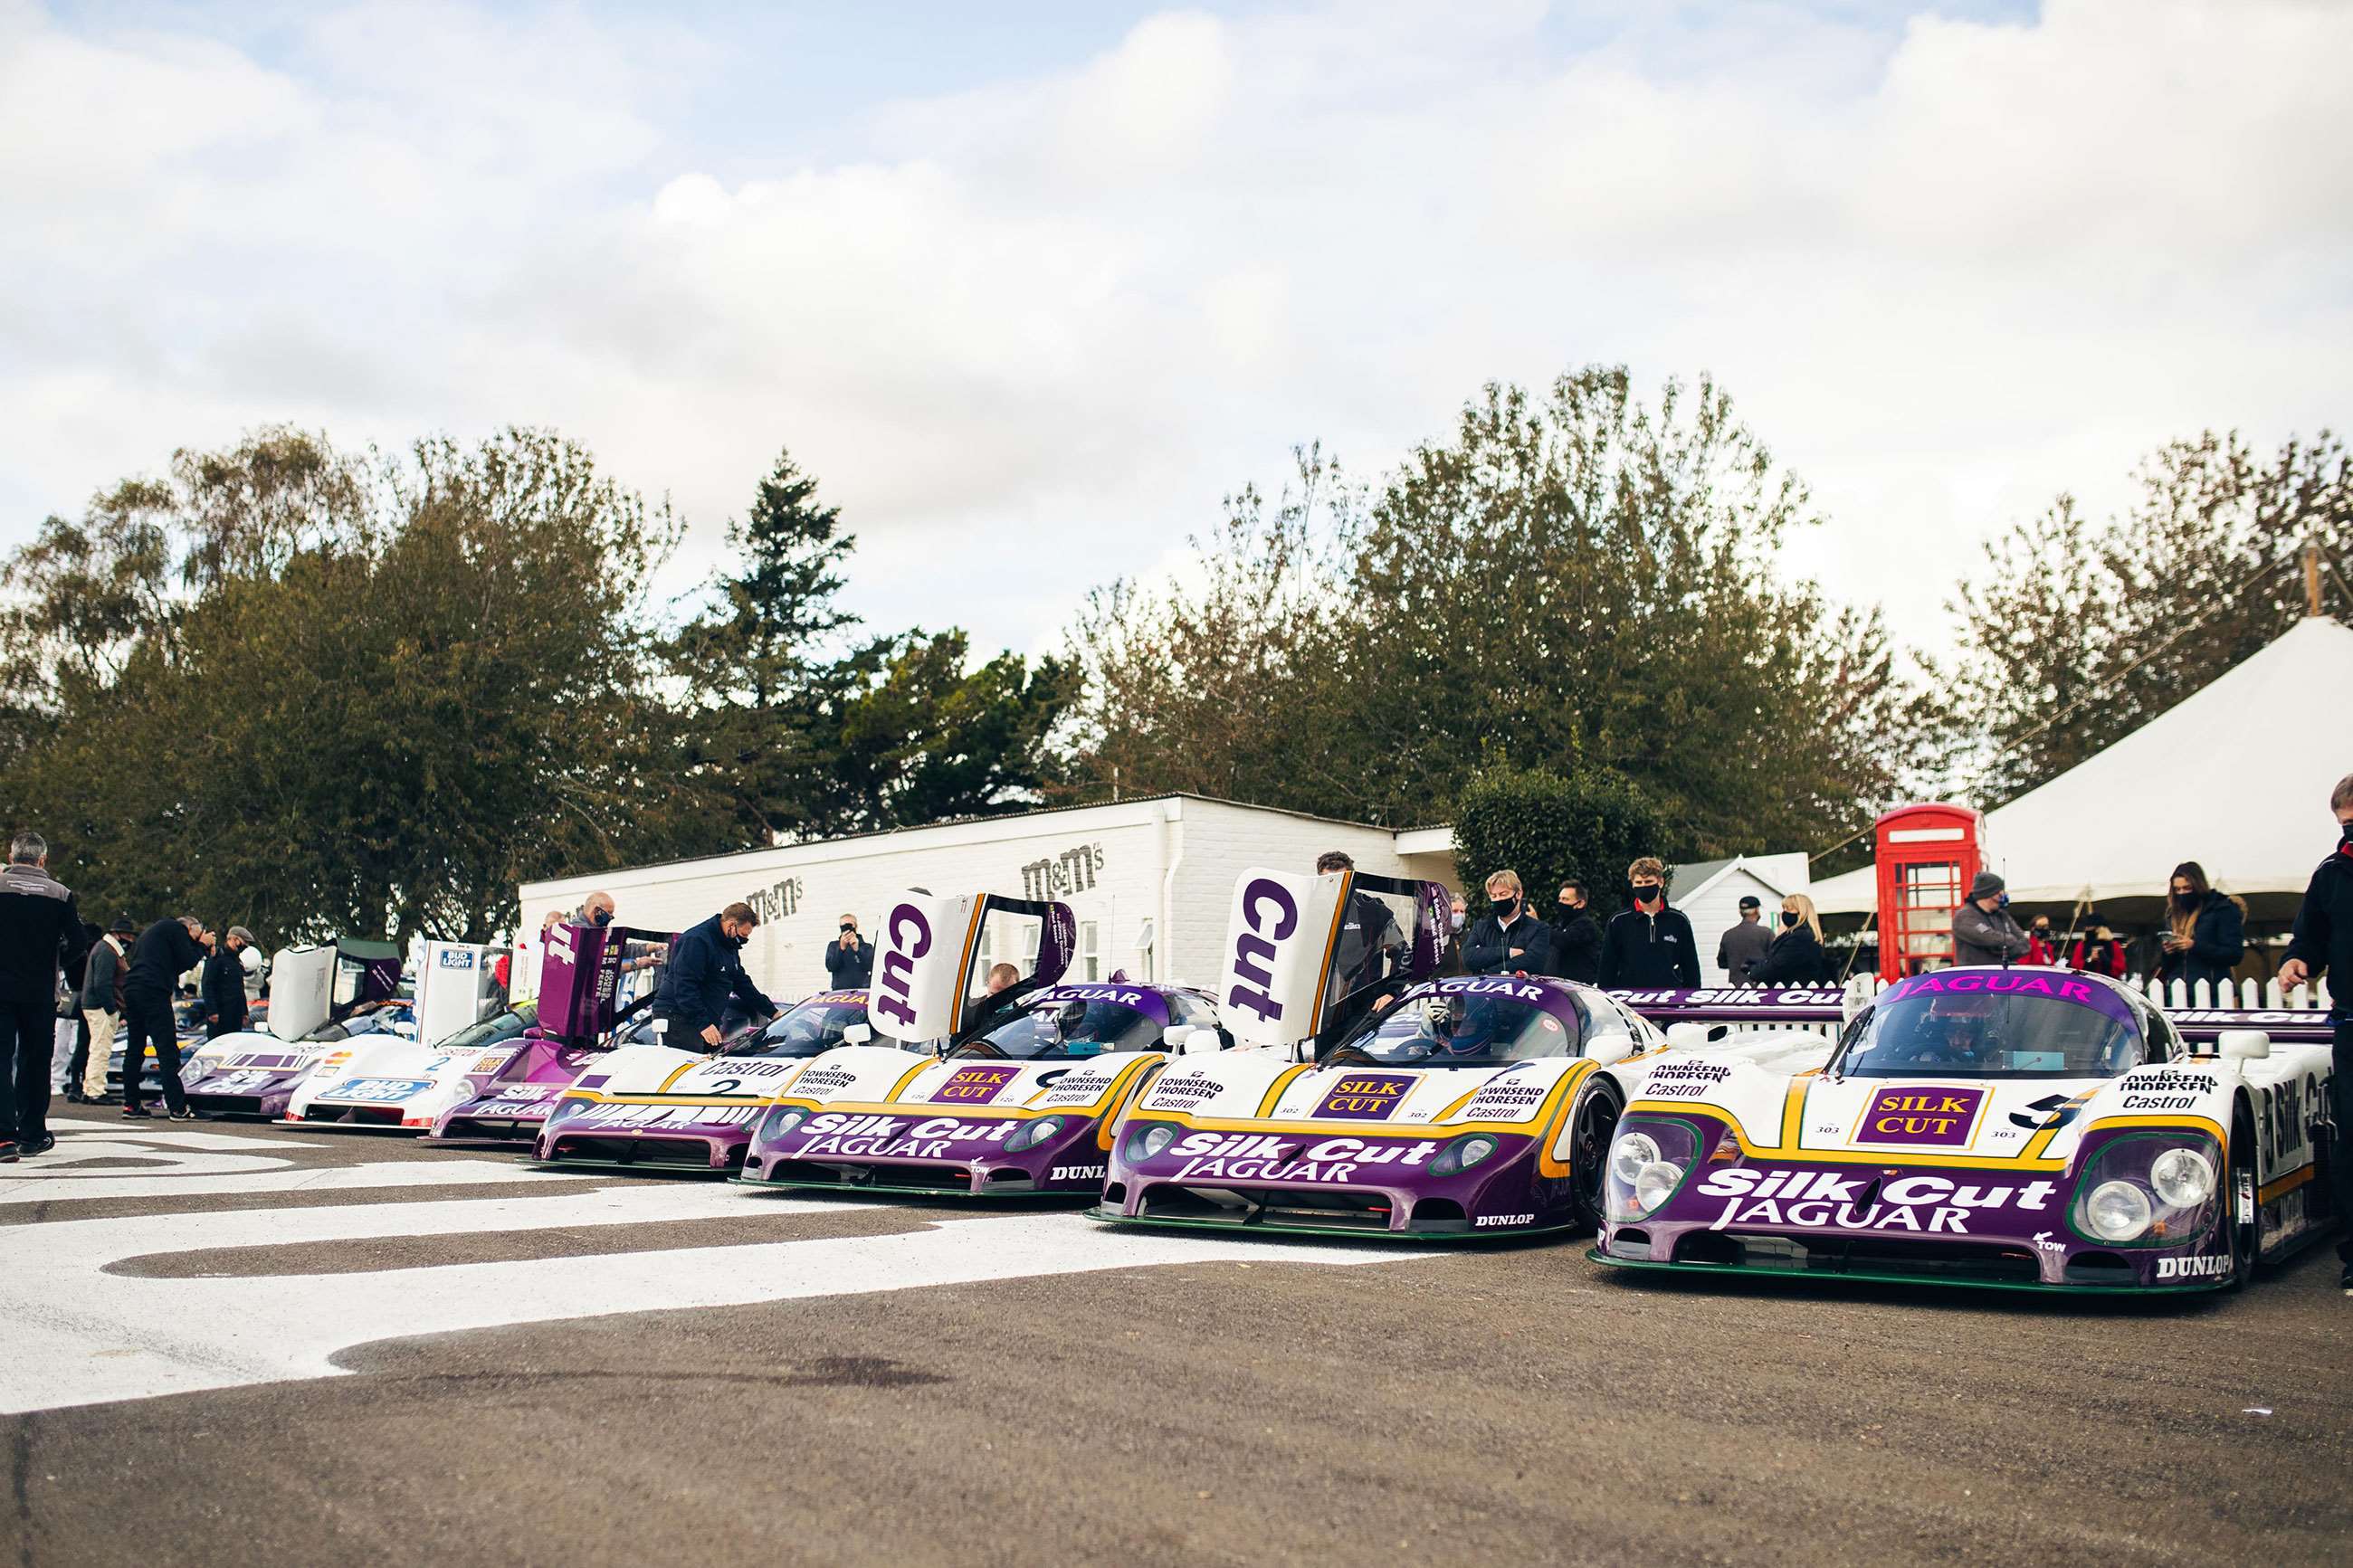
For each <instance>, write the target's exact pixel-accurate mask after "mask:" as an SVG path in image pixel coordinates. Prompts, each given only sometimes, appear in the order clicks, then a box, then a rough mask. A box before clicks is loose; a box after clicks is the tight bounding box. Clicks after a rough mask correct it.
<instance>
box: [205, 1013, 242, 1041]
mask: <svg viewBox="0 0 2353 1568" xmlns="http://www.w3.org/2000/svg"><path fill="white" fill-rule="evenodd" d="M244 1027H245V1020H244V1019H242V1018H239V1019H237V1022H235V1023H233V1024H232V1023H230V1022H228V1021H227V1019H224V1018H213V1019H209V1020H207V1021H206V1024H205V1038H206V1039H208V1040H217V1039H219V1038H220V1037H222V1036H223V1035H234V1034H236V1033H237V1031H238V1030H239V1029H242V1028H244Z"/></svg>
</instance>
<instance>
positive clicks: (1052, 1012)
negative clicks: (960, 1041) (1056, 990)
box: [949, 1002, 1160, 1061]
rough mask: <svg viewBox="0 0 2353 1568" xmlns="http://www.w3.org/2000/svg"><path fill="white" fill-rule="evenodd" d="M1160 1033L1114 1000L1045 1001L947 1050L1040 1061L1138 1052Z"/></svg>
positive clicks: (1141, 1017) (1158, 1029)
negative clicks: (985, 1032) (953, 1048)
mask: <svg viewBox="0 0 2353 1568" xmlns="http://www.w3.org/2000/svg"><path fill="white" fill-rule="evenodd" d="M1159 1037H1160V1026H1158V1025H1157V1024H1155V1023H1154V1022H1153V1021H1152V1020H1151V1019H1150V1018H1148V1017H1146V1016H1145V1015H1144V1014H1142V1013H1139V1012H1137V1011H1136V1010H1135V1009H1134V1008H1133V1007H1130V1006H1126V1005H1123V1004H1121V1003H1118V1002H1043V1003H1039V1004H1038V1005H1034V1006H1032V1007H1030V1008H1029V1009H1027V1010H1026V1011H1024V1012H1022V1013H1020V1014H1018V1015H1017V1016H1014V1017H1011V1018H1008V1019H1007V1020H1006V1021H1005V1022H1004V1023H1002V1024H999V1025H997V1027H995V1028H994V1029H991V1030H989V1031H988V1032H987V1034H985V1035H983V1036H981V1037H979V1038H978V1039H976V1040H972V1041H969V1042H967V1043H965V1045H962V1046H959V1047H956V1048H955V1050H954V1051H952V1052H950V1053H949V1054H950V1055H951V1056H976V1057H1011V1058H1015V1059H1016V1060H1019V1061H1038V1060H1040V1059H1043V1058H1052V1057H1093V1056H1101V1055H1102V1054H1103V1052H1105V1051H1140V1050H1143V1049H1145V1048H1146V1047H1150V1046H1152V1045H1154V1044H1155V1043H1156V1042H1157V1041H1158V1039H1159Z"/></svg>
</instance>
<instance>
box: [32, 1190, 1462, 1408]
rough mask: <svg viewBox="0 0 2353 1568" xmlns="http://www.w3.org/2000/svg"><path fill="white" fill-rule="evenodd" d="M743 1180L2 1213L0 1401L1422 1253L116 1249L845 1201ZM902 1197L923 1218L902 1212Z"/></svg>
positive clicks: (851, 1245)
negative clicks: (780, 1191) (771, 1305)
mask: <svg viewBox="0 0 2353 1568" xmlns="http://www.w3.org/2000/svg"><path fill="white" fill-rule="evenodd" d="M840 1209H841V1205H838V1204H832V1203H826V1202H820V1201H805V1200H791V1199H778V1198H775V1197H770V1196H766V1195H755V1194H750V1193H746V1192H744V1190H742V1189H741V1188H736V1187H725V1186H710V1185H694V1186H686V1185H682V1184H670V1183H665V1184H661V1185H659V1186H639V1187H615V1188H605V1189H601V1190H597V1191H593V1192H583V1193H565V1194H551V1195H549V1196H546V1197H535V1198H477V1199H467V1200H455V1201H448V1202H441V1203H414V1204H398V1205H352V1206H346V1207H322V1208H306V1209H240V1210H226V1211H217V1212H210V1213H202V1214H178V1215H145V1216H140V1217H135V1218H124V1219H86V1220H61V1221H54V1222H51V1223H47V1224H43V1225H19V1226H5V1227H0V1258H7V1259H8V1265H9V1266H8V1268H7V1269H6V1271H5V1275H0V1342H5V1344H6V1345H7V1346H8V1354H7V1356H6V1357H5V1358H0V1411H5V1412H17V1411H27V1410H50V1409H57V1408H59V1407H61V1406H65V1405H94V1404H100V1403H102V1402H105V1401H109V1400H119V1399H142V1398H152V1397H154V1396H157V1395H161V1394H185V1393H191V1392H194V1391H196V1390H200V1389H208V1388H236V1387H242V1386H245V1385H248V1384H259V1383H274V1382H279V1381H282V1380H285V1379H289V1378H313V1377H331V1376H335V1375H338V1374H339V1373H340V1371H341V1369H340V1368H338V1367H336V1366H335V1365H334V1364H333V1358H334V1357H335V1356H336V1355H337V1354H338V1353H340V1352H343V1351H347V1350H349V1349H351V1348H353V1346H357V1345H362V1344H366V1343H368V1342H372V1341H376V1340H385V1339H394V1338H405V1337H407V1336H410V1335H416V1334H433V1333H448V1332H454V1331H461V1330H468V1329H489V1328H501V1327H504V1326H506V1325H509V1324H514V1323H538V1322H551V1321H563V1320H566V1319H573V1318H586V1317H602V1316H607V1315H609V1314H612V1313H617V1312H643V1311H659V1310H670V1309H676V1308H691V1307H721V1306H741V1305H746V1304H750V1303H754V1302H759V1301H782V1300H796V1299H799V1298H805V1297H816V1296H846V1295H854V1294H858V1293H860V1292H863V1291H871V1290H903V1289H912V1288H914V1287H918V1286H925V1285H954V1284H969V1283H977V1282H980V1281H984V1280H990V1279H1018V1278H1025V1277H1030V1276H1036V1275H1046V1274H1068V1273H1082V1272H1087V1271H1092V1270H1095V1269H1103V1268H1140V1267H1145V1266H1147V1265H1153V1264H1164V1263H1202V1262H1212V1261H1217V1260H1219V1259H1237V1260H1244V1261H1250V1262H1257V1263H1273V1262H1285V1263H1293V1262H1303V1263H1321V1264H1330V1265H1354V1264H1360V1263H1376V1262H1395V1261H1400V1260H1403V1259H1406V1258H1419V1257H1426V1256H1428V1254H1425V1253H1416V1252H1392V1251H1388V1250H1386V1249H1384V1250H1377V1251H1376V1250H1366V1249H1357V1248H1343V1247H1328V1246H1310V1245H1303V1244H1300V1243H1295V1242H1293V1243H1285V1242H1280V1241H1274V1240H1272V1239H1271V1238H1256V1237H1253V1238H1249V1239H1234V1240H1229V1239H1226V1238H1223V1237H1206V1236H1194V1235H1185V1234H1176V1235H1169V1234H1158V1233H1152V1232H1136V1231H1129V1230H1106V1229H1103V1228H1102V1227H1099V1226H1094V1225H1092V1224H1091V1223H1089V1222H1088V1221H1086V1220H1083V1219H1082V1218H1080V1217H1079V1216H1078V1215H1070V1214H1050V1215H1037V1214H1023V1215H1003V1216H994V1217H987V1218H977V1219H959V1220H953V1221H949V1222H947V1223H944V1224H939V1223H934V1222H932V1221H930V1220H928V1219H925V1220H923V1222H922V1228H920V1229H917V1230H913V1231H909V1232H904V1233H902V1234H898V1235H892V1236H860V1237H825V1238H821V1239H812V1240H801V1241H784V1242H766V1243H753V1244H749V1245H744V1246H739V1247H692V1248H685V1249H680V1250H673V1251H666V1252H629V1253H604V1254H599V1255H596V1256H591V1257H574V1258H531V1259H523V1260H516V1261H508V1262H499V1263H459V1264H450V1265H448V1266H443V1267H427V1268H397V1269H386V1270H382V1271H379V1272H375V1273H359V1274H328V1275H309V1276H301V1275H293V1276H288V1275H280V1276H265V1277H260V1278H245V1279H217V1278H215V1279H139V1278H129V1277H124V1276H121V1275H113V1274H108V1273H106V1272H104V1269H105V1268H106V1267H107V1266H108V1265H109V1264H111V1263H117V1262H121V1261H122V1260H124V1259H126V1258H139V1257H145V1256H150V1255H153V1254H158V1253H182V1252H189V1251H195V1250H209V1249H212V1248H215V1247H268V1246H294V1245H300V1244H303V1243H309V1242H322V1241H334V1240H362V1239H368V1238H381V1237H407V1236H455V1235H463V1234H490V1233H496V1232H501V1231H515V1230H537V1229H545V1228H548V1227H552V1226H578V1225H628V1224H636V1223H642V1222H646V1221H656V1220H672V1221H677V1220H690V1219H713V1218H723V1219H740V1218H753V1217H757V1216H759V1215H777V1214H790V1215H806V1214H812V1213H819V1212H828V1213H838V1212H840ZM910 1217H916V1216H914V1215H912V1214H911V1215H910Z"/></svg>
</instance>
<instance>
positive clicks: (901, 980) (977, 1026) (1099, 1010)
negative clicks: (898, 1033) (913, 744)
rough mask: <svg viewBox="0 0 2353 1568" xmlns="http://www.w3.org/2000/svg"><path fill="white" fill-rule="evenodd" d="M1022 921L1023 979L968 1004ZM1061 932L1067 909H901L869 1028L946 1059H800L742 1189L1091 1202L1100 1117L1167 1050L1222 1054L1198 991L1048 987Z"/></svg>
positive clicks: (885, 945)
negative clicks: (1032, 940) (937, 1045)
mask: <svg viewBox="0 0 2353 1568" xmlns="http://www.w3.org/2000/svg"><path fill="white" fill-rule="evenodd" d="M1025 924H1029V925H1032V926H1034V927H1036V928H1037V934H1038V937H1039V941H1038V948H1037V952H1038V957H1037V962H1036V967H1035V969H1034V970H1033V971H1032V973H1029V974H1027V975H1018V976H1017V977H1015V978H1014V980H1013V983H1012V984H1010V985H1009V986H1008V987H1007V988H1005V989H1003V990H1001V991H999V992H997V993H996V994H987V993H985V992H979V985H980V983H981V982H983V981H984V980H985V978H986V971H987V969H988V968H991V967H994V966H992V965H989V964H988V963H987V958H986V952H987V949H988V948H989V947H992V946H994V947H996V948H997V951H1018V950H1019V949H1018V946H1017V945H1016V942H1015V941H1014V940H1011V939H1014V938H1015V937H1016V933H1017V931H1018V930H1019V929H1020V928H1021V927H1022V926H1023V925H1025ZM992 928H995V929H994V930H992ZM1073 931H1074V921H1073V920H1072V918H1071V910H1070V907H1069V906H1068V905H1067V904H1060V903H1040V902H1032V901H1029V900H1018V899H1007V898H999V897H995V896H976V895H966V896H963V897H955V898H934V897H931V896H928V895H924V894H918V893H908V894H905V895H904V896H902V899H901V900H900V901H899V902H898V903H897V904H896V905H895V906H894V907H893V908H892V911H891V914H890V916H889V918H888V919H887V920H886V921H884V924H883V940H882V943H881V950H880V951H879V952H878V953H877V955H876V963H875V971H874V976H875V983H874V989H873V993H872V996H871V1008H872V1013H873V1016H874V1017H875V1019H876V1020H877V1021H878V1023H880V1024H881V1026H885V1027H893V1028H897V1029H900V1030H903V1031H904V1032H905V1033H906V1035H908V1036H909V1037H916V1038H922V1037H925V1036H928V1035H939V1036H943V1037H947V1038H948V1039H949V1040H950V1041H951V1042H952V1043H951V1045H950V1046H949V1048H948V1049H947V1051H946V1052H945V1054H944V1055H943V1056H940V1057H937V1058H930V1057H926V1058H922V1059H918V1060H914V1061H910V1060H909V1059H908V1056H907V1053H906V1052H904V1051H902V1050H894V1049H891V1048H889V1047H883V1046H875V1045H864V1046H855V1045H853V1046H844V1047H840V1048H839V1049H837V1050H831V1051H828V1052H827V1053H825V1054H824V1055H823V1056H820V1057H818V1058H815V1059H814V1060H812V1061H810V1062H808V1063H807V1065H806V1066H804V1067H803V1068H800V1069H799V1070H798V1071H797V1073H795V1074H794V1075H793V1077H792V1078H791V1079H790V1080H789V1081H788V1082H786V1084H785V1085H784V1086H783V1087H782V1088H781V1089H779V1090H778V1091H777V1094H776V1100H775V1101H774V1103H773V1104H772V1105H771V1106H770V1108H769V1110H768V1111H767V1112H766V1114H765V1116H764V1117H763V1118H762V1119H761V1121H760V1126H759V1130H758V1132H757V1133H756V1135H755V1136H754V1140H753V1144H752V1150H751V1154H750V1157H749V1158H748V1159H746V1160H745V1162H744V1174H743V1178H742V1179H743V1180H744V1181H746V1182H751V1183H757V1184H763V1185H768V1186H787V1187H824V1188H833V1189H837V1190H839V1189H849V1190H856V1191H866V1192H902V1193H929V1194H953V1195H958V1196H969V1197H984V1198H987V1197H1014V1196H1023V1197H1034V1196H1037V1195H1039V1194H1068V1195H1072V1196H1080V1197H1092V1196H1093V1195H1094V1194H1096V1193H1097V1192H1098V1191H1100V1190H1101V1188H1102V1186H1103V1167H1104V1162H1105V1151H1106V1149H1107V1148H1108V1147H1109V1142H1108V1140H1109V1137H1110V1128H1111V1121H1112V1119H1113V1117H1115V1116H1116V1115H1117V1114H1118V1111H1119V1110H1120V1108H1121V1107H1122V1106H1123V1105H1124V1104H1125V1103H1126V1102H1127V1100H1128V1099H1129V1098H1130V1097H1131V1096H1132V1095H1133V1094H1134V1092H1135V1090H1136V1089H1137V1087H1138V1086H1139V1085H1141V1084H1142V1083H1144V1082H1145V1080H1146V1079H1148V1078H1149V1077H1150V1076H1151V1074H1152V1073H1154V1072H1155V1071H1156V1070H1158V1068H1159V1067H1160V1066H1161V1064H1162V1063H1163V1062H1165V1061H1166V1060H1167V1058H1168V1056H1169V1054H1170V1053H1171V1052H1186V1051H1214V1050H1217V1049H1219V1048H1221V1047H1223V1046H1224V1045H1225V1044H1226V1043H1227V1042H1226V1037H1224V1036H1223V1035H1222V1034H1221V1033H1220V1032H1219V1027H1218V1010H1217V1008H1216V1006H1215V1005H1213V1004H1212V1003H1211V1002H1210V1000H1209V998H1208V996H1207V995H1205V994H1201V993H1199V992H1196V991H1189V990H1186V989H1183V988H1180V987H1176V986H1167V985H1151V984H1140V983H1136V982H1132V981H1127V980H1123V979H1119V978H1116V977H1114V978H1113V979H1112V980H1108V981H1103V982H1099V983H1091V984H1060V985H1058V984H1054V982H1055V981H1057V980H1059V979H1060V978H1061V976H1062V974H1063V972H1064V970H1065V968H1066V966H1067V965H1068V963H1069V961H1070V956H1071V936H1072V933H1073ZM992 936H993V937H995V938H996V939H997V941H995V942H991V941H988V940H986V939H987V938H989V937H992ZM976 993H978V994H976Z"/></svg>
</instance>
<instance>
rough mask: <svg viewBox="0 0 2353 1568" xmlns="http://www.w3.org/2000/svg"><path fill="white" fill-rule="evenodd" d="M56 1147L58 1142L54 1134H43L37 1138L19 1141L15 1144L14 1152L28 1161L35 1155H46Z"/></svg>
mask: <svg viewBox="0 0 2353 1568" xmlns="http://www.w3.org/2000/svg"><path fill="white" fill-rule="evenodd" d="M57 1146H58V1140H57V1137H56V1135H55V1134H54V1133H48V1132H44V1133H42V1134H41V1135H40V1136H39V1137H38V1138H26V1139H20V1140H19V1141H18V1142H17V1144H16V1152H17V1153H18V1154H19V1155H20V1156H22V1157H23V1158H25V1159H27V1160H29V1159H31V1158H32V1157H33V1156H34V1155H36V1154H46V1153H47V1152H49V1151H50V1150H52V1149H54V1148H56V1147H57Z"/></svg>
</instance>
